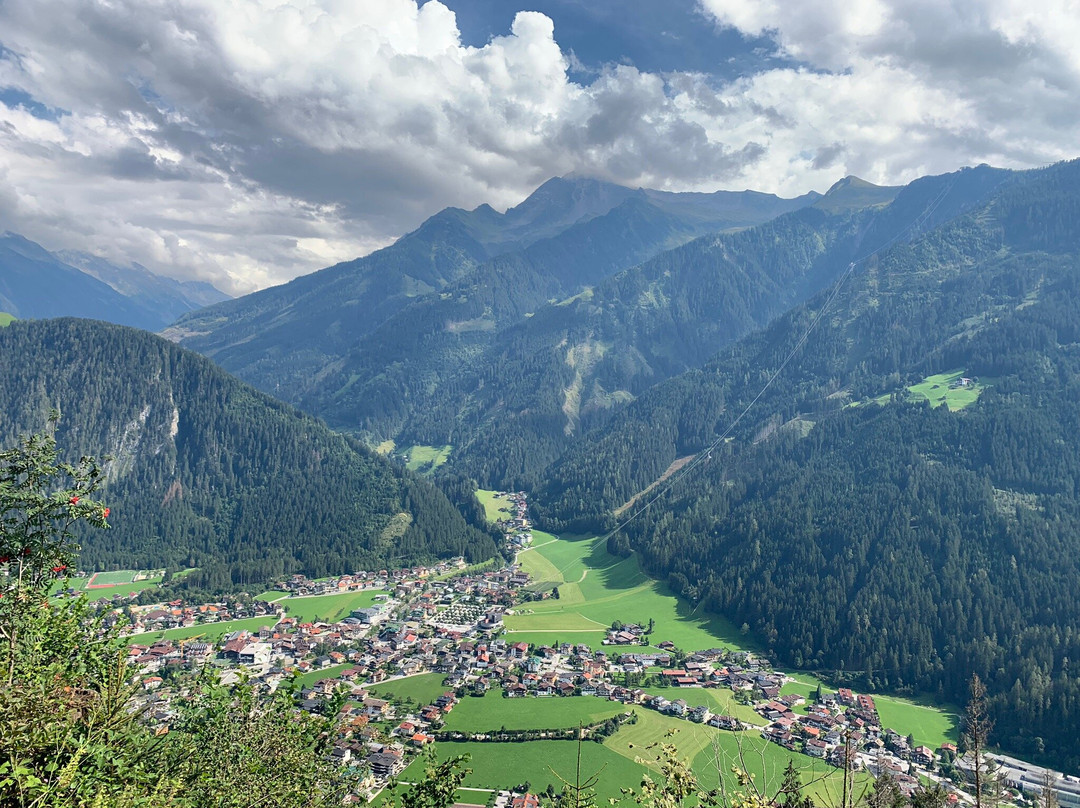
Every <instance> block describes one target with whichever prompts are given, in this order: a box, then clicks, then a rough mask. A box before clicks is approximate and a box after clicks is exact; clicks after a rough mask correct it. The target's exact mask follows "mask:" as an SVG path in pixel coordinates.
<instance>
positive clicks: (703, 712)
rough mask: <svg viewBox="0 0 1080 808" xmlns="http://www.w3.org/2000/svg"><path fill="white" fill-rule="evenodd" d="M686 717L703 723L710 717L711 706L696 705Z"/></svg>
mask: <svg viewBox="0 0 1080 808" xmlns="http://www.w3.org/2000/svg"><path fill="white" fill-rule="evenodd" d="M686 717H687V718H689V719H690V720H691V721H694V722H696V723H698V724H703V723H704V722H705V719H706V718H708V717H709V708H708V707H704V706H701V707H694V708H693V709H691V710H690V712H689V713H688V714H687V716H686Z"/></svg>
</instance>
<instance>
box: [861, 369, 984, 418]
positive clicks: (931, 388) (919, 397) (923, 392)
mask: <svg viewBox="0 0 1080 808" xmlns="http://www.w3.org/2000/svg"><path fill="white" fill-rule="evenodd" d="M963 376H964V371H963V370H951V371H948V372H947V373H936V374H934V375H933V376H927V377H926V378H925V379H923V380H922V381H921V382H919V383H918V384H913V385H911V386H910V387H908V388H906V392H907V397H908V399H909V400H911V401H929V402H930V406H931V407H939V406H941V405H942V404H945V405H946V406H947V407H948V408H949V409H950V410H951V411H953V412H956V411H957V410H962V409H964V407H967V406H969V405H971V404H974V403H975V402H976V401H978V400H979V396H980V395H981V394H982V391H983V390H985V389H986V388H987V386H989V384H990V382H989V381H987V380H986V379H982V380H980V381H979V382H977V383H973V384H969V385H968V386H967V387H954V386H953V385H954V384H957V383H958V382H959V381H960V379H961V378H962V377H963ZM891 397H892V393H885V394H884V395H880V396H878V397H877V398H873V399H870V400H871V401H874V402H876V403H878V404H888V403H889V399H890V398H891Z"/></svg>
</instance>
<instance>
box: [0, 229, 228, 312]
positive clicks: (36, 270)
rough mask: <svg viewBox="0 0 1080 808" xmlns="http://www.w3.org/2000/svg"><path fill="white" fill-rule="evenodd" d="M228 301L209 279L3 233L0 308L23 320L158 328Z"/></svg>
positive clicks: (0, 264) (1, 238)
mask: <svg viewBox="0 0 1080 808" xmlns="http://www.w3.org/2000/svg"><path fill="white" fill-rule="evenodd" d="M226 299H228V295H226V294H224V293H223V292H221V291H219V290H218V289H217V288H215V287H214V286H212V285H211V284H208V283H203V282H196V281H177V280H173V279H172V278H166V277H164V276H161V275H155V274H154V273H152V272H151V271H150V270H148V269H146V267H143V266H141V265H139V264H130V265H128V266H121V265H119V264H114V263H111V262H109V261H106V260H105V259H104V258H100V257H98V256H94V255H91V254H89V253H83V252H70V251H69V252H55V253H54V252H49V251H48V250H46V249H45V248H44V247H42V246H41V245H40V244H37V243H35V242H33V241H30V240H29V239H27V238H24V237H23V236H20V235H17V234H15V233H3V234H2V235H0V311H2V312H6V313H8V314H11V315H14V316H15V317H18V318H20V319H42V318H47V317H88V318H92V319H96V320H105V321H108V322H112V323H119V324H121V325H131V326H135V327H137V328H143V329H146V330H148V331H159V330H161V329H162V328H164V327H165V326H166V325H168V324H170V323H172V322H173V321H174V320H175V319H176V318H177V317H179V316H180V315H181V314H183V313H184V312H187V311H191V310H192V309H198V308H202V307H203V306H208V305H210V304H212V303H217V302H220V301H222V300H226Z"/></svg>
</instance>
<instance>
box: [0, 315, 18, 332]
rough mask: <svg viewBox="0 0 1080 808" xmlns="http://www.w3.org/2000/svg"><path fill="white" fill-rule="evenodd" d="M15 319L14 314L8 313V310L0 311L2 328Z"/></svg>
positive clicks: (0, 325) (0, 326)
mask: <svg viewBox="0 0 1080 808" xmlns="http://www.w3.org/2000/svg"><path fill="white" fill-rule="evenodd" d="M14 320H15V315H14V314H8V313H7V312H6V311H0V328H6V327H7V326H9V325H11V323H12V322H13V321H14Z"/></svg>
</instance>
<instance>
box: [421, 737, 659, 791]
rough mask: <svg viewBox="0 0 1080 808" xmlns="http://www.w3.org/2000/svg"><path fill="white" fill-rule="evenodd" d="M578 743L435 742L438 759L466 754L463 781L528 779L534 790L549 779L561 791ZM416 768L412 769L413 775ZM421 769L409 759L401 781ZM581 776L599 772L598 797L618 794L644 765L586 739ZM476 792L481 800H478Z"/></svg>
mask: <svg viewBox="0 0 1080 808" xmlns="http://www.w3.org/2000/svg"><path fill="white" fill-rule="evenodd" d="M577 752H578V745H577V742H575V741H530V742H528V743H480V742H471V741H469V742H459V741H444V742H442V743H440V744H437V745H436V754H437V755H438V756H439V759H440V760H445V759H446V758H449V757H453V756H454V755H464V754H467V755H470V756H471V760H470V761H469V762H468V763H467V764H466V766H468V768H470V769H472V772H471V773H470V774H469V775H467V776H466V777H465V782H464V785H465V786H468V787H472V788H490V789H500V788H512V787H513V786H517V785H521V784H523V783H525V782H526V781H527V782H528V783H529V786H530V789H531V790H532V792H533V793H536V792H541V791H544V790H545V789H546V788H547V785H548V783H550V784H551V785H552V786H554V787H555V789H556V790H557V791H558V790H561V788H562V782H561V781H560V780H559V777H562V778H563V779H566V780H570V781H571V782H572V781H573V780H574V772H575V770H576V767H577ZM414 770H415V774H414ZM422 771H423V762H422V761H421V762H419V763H415V762H414V763H413V764H412V766H410V767H409V768H408V769H407V770H406V771H405V773H404V774H402V775H401V779H402V780H406V781H409V780H411V779H413V777H418V776H419V775H420V774H421V773H422ZM581 771H582V774H583V775H591V774H593V773H594V772H600V781H599V782H598V783H597V786H596V796H597V798H598V799H597V802H598V803H599V804H601V805H602V804H606V803H607V801H608V800H609V799H616V798H618V797H620V796H621V791H620V789H621V788H627V787H634V786H637V785H638V783H640V782H641V775H642V772H643V771H644V769H643V767H642V766H640V765H639V764H637V763H635V762H634V761H633V759H632V758H627V757H625V756H623V755H620V754H618V753H616V752H614V751H612V750H611V749H609V748H608V747H607V746H606V745H605V744H599V743H595V742H586V743H583V744H582V745H581ZM477 797H479V799H477ZM466 801H467V802H479V803H483V802H486V795H476V794H474V795H470V796H468V797H466Z"/></svg>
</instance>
